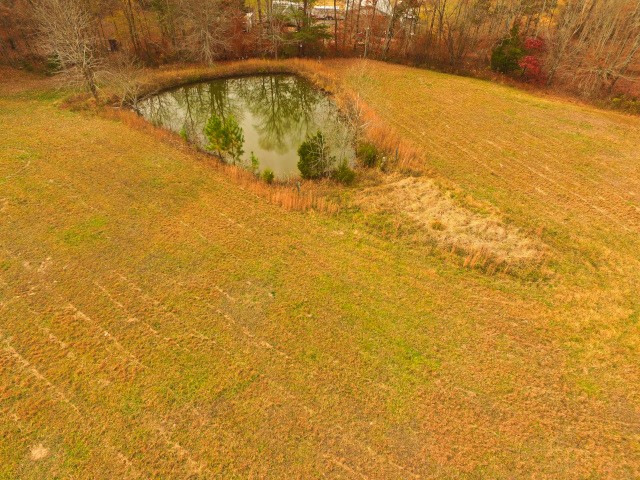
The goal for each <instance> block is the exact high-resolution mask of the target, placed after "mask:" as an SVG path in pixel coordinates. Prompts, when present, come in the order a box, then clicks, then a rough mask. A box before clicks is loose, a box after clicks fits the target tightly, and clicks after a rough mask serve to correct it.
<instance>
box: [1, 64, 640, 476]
mask: <svg viewBox="0 0 640 480" xmlns="http://www.w3.org/2000/svg"><path fill="white" fill-rule="evenodd" d="M325 66H327V67H328V68H331V69H332V70H333V71H334V72H335V73H336V75H337V76H338V77H339V78H341V79H342V81H343V82H344V83H345V84H346V85H350V86H351V87H352V88H354V89H357V90H358V91H359V92H360V93H361V94H362V96H363V98H365V100H366V101H367V103H368V104H369V105H370V106H371V107H373V108H374V109H375V110H376V111H377V113H378V114H379V115H380V117H381V118H383V119H384V120H385V121H386V122H388V124H389V125H392V126H393V127H394V128H395V129H396V130H397V131H398V132H399V133H400V134H401V135H402V136H403V138H406V139H407V140H408V141H411V142H413V144H414V145H416V146H417V147H418V148H420V149H422V150H424V152H425V154H426V156H427V160H426V164H425V165H419V166H416V168H417V169H421V168H422V169H424V170H425V171H428V172H430V174H431V175H434V176H435V177H436V178H442V179H446V180H447V181H450V182H453V183H455V184H456V185H458V186H459V188H460V189H461V190H462V191H463V192H464V193H465V194H467V195H470V196H471V197H473V198H475V199H477V200H479V201H483V202H486V203H487V204H491V205H492V206H494V207H495V208H496V209H498V210H499V211H500V212H502V214H503V215H504V216H505V218H506V219H507V221H509V222H510V223H512V224H514V225H516V226H518V227H520V228H521V229H523V231H535V230H539V229H540V228H542V240H543V241H544V242H545V244H546V245H547V246H548V247H549V260H548V261H547V264H546V266H545V269H546V273H544V274H541V275H539V276H530V275H529V276H526V277H522V276H518V275H507V274H495V275H488V274H485V273H482V272H481V271H478V270H474V269H468V268H463V267H462V266H461V262H459V261H456V259H455V258H452V256H450V255H447V254H444V253H440V252H438V251H437V250H433V248H432V247H431V246H429V245H424V244H421V243H417V242H413V241H411V240H410V239H409V238H405V237H402V236H400V237H399V238H393V237H389V236H388V235H383V234H381V233H380V232H379V231H378V230H377V229H376V228H374V227H371V226H370V223H369V222H367V221H366V217H365V216H361V215H353V214H351V213H348V212H345V213H341V214H337V215H327V214H321V213H313V212H307V213H301V212H291V211H286V210H284V209H282V208H280V207H277V206H275V205H271V204H269V203H267V202H266V201H265V200H264V199H263V198H261V197H259V196H255V195H253V194H252V193H250V192H249V191H247V190H246V189H243V188H241V187H239V186H238V185H236V184H234V182H233V181H232V180H230V179H229V178H227V177H225V176H224V175H223V173H221V172H219V171H218V170H216V169H215V168H212V166H211V165H209V164H207V162H204V161H203V160H202V159H201V157H198V156H195V155H193V154H192V153H190V151H189V150H188V149H185V148H182V147H181V146H180V144H179V143H178V142H176V143H175V144H174V143H171V142H166V141H161V140H160V139H159V138H158V137H157V136H154V135H153V134H151V133H149V132H146V131H143V130H139V129H133V128H131V127H129V126H127V125H125V124H123V123H119V122H117V121H114V120H108V119H105V118H102V117H100V116H97V115H95V114H93V113H78V112H71V111H67V110H63V109H60V108H59V107H58V106H56V102H57V100H59V98H60V97H61V95H62V94H61V93H57V92H56V91H54V90H53V87H52V86H51V84H50V83H49V82H45V81H43V80H38V79H35V78H32V77H27V76H24V75H22V74H17V73H15V72H6V71H5V72H4V73H5V75H3V80H2V81H1V83H0V132H2V133H1V134H0V477H1V478H10V479H13V478H25V479H30V478H33V479H42V478H318V477H328V478H385V479H387V478H398V479H406V478H570V479H572V478H576V479H577V478H620V479H628V478H638V477H639V476H640V397H639V395H640V354H639V353H640V341H639V340H640V293H639V292H640V236H639V235H638V234H639V233H640V212H639V208H640V153H639V151H638V147H639V146H640V119H638V118H633V117H627V116H622V115H618V114H615V113H611V112H604V111H599V110H596V109H593V108H591V107H586V106H581V105H577V104H571V103H567V102H565V101H562V100H558V99H553V98H541V97H536V96H533V95H531V94H528V93H524V92H520V91H517V90H513V89H509V88H506V87H502V86H498V85H495V84H491V83H487V82H480V81H477V80H472V79H466V78H460V77H453V76H447V75H442V74H436V73H433V72H429V71H423V70H415V69H410V68H406V67H400V66H392V65H385V64H380V63H370V64H368V65H366V66H365V68H364V69H363V68H360V66H359V65H358V64H357V63H356V62H351V61H339V62H330V63H327V64H326V65H325ZM355 188H358V187H355Z"/></svg>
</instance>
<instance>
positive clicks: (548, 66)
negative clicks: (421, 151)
mask: <svg viewBox="0 0 640 480" xmlns="http://www.w3.org/2000/svg"><path fill="white" fill-rule="evenodd" d="M639 52H640V3H638V2H635V1H633V0H606V1H605V0H567V1H558V0H345V1H341V2H338V1H336V0H318V1H313V0H299V1H285V0H252V1H250V2H245V1H244V0H1V1H0V58H1V59H2V61H3V62H4V63H13V64H16V63H23V64H25V63H28V62H31V63H33V62H34V61H36V60H37V59H46V62H47V64H48V68H49V69H61V70H63V71H66V72H72V73H73V74H74V75H73V76H75V77H76V78H79V79H82V81H83V82H84V83H86V84H87V87H88V88H89V90H91V91H92V92H93V89H94V88H95V87H94V84H95V81H96V80H95V78H94V77H96V76H99V73H100V72H103V71H106V70H111V71H113V70H114V67H113V65H115V66H116V68H115V70H118V69H120V70H121V69H122V67H123V65H124V66H130V65H132V64H134V63H135V64H140V65H159V64H164V63H171V62H184V61H189V62H202V63H206V64H212V63H213V62H216V61H219V60H229V59H237V58H246V57H255V56H257V57H273V58H278V57H291V56H303V57H304V56H306V57H318V56H346V57H350V56H361V57H368V58H376V59H383V60H390V61H398V62H405V63H411V64H415V65H424V66H429V67H433V68H439V69H444V70H447V71H457V72H466V73H476V74H477V73H479V72H482V71H483V70H487V67H491V68H492V69H493V70H494V71H497V72H501V73H505V74H509V75H511V76H513V77H515V78H517V79H519V80H523V81H528V82H535V83H540V84H543V83H546V84H547V85H554V86H557V87H559V88H563V89H567V90H571V91H573V92H575V93H579V94H581V95H583V96H587V97H596V96H603V95H609V94H612V93H613V92H615V91H623V92H624V91H626V92H633V90H634V88H636V87H634V84H635V82H636V80H637V79H638V74H639V70H640V69H639V68H638V63H639V57H640V55H639ZM107 64H109V65H111V67H110V68H109V69H107V68H106V65H107ZM94 93H95V92H94Z"/></svg>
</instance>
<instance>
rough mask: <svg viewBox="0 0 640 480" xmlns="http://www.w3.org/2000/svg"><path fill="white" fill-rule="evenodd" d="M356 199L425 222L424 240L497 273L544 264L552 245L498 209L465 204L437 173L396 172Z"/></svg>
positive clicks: (373, 208)
mask: <svg viewBox="0 0 640 480" xmlns="http://www.w3.org/2000/svg"><path fill="white" fill-rule="evenodd" d="M356 203H357V204H358V205H359V206H360V207H361V208H362V209H364V210H365V211H374V212H376V211H377V212H385V213H391V214H395V215H400V216H404V217H406V218H407V219H408V220H410V221H411V222H413V223H414V224H416V225H417V226H418V227H419V231H420V233H421V235H419V237H421V238H422V239H423V240H425V241H429V242H434V243H436V244H438V245H439V246H441V247H442V248H444V249H445V250H451V251H454V252H458V253H459V254H461V255H462V256H463V257H465V261H464V266H465V267H466V266H469V267H471V268H474V267H476V266H480V267H486V268H488V269H489V270H490V271H492V272H493V271H495V270H496V269H497V268H502V269H503V270H504V269H505V268H507V267H509V266H511V267H518V266H531V265H539V264H540V263H541V262H542V260H543V259H544V257H545V252H546V250H547V249H546V247H545V246H544V244H543V243H542V242H541V241H540V239H539V238H535V237H534V236H531V235H527V234H525V233H524V232H522V231H521V230H520V229H519V228H517V227H515V226H513V225H508V224H506V223H505V222H504V220H503V219H501V218H500V217H499V215H498V214H497V213H495V212H494V213H492V214H489V215H480V214H479V213H477V212H474V211H472V210H470V209H468V208H465V207H464V206H462V205H461V204H460V202H458V201H456V200H455V199H454V196H453V192H451V191H443V190H442V188H441V187H439V186H438V185H437V184H436V183H435V182H434V180H433V179H431V178H426V177H418V178H416V177H406V178H402V177H398V176H397V175H396V176H393V177H391V178H389V179H387V180H386V181H385V183H384V184H382V185H380V186H376V187H371V188H367V189H364V190H362V191H361V192H359V193H358V195H357V200H356Z"/></svg>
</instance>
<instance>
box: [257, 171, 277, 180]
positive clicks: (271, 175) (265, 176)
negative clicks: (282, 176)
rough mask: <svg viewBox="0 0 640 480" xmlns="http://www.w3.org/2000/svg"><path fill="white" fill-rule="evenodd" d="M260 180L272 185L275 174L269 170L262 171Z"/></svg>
mask: <svg viewBox="0 0 640 480" xmlns="http://www.w3.org/2000/svg"><path fill="white" fill-rule="evenodd" d="M261 176H262V180H264V181H265V182H267V183H273V180H274V179H275V178H276V176H275V174H274V173H273V170H271V169H270V168H265V169H264V170H263V171H262V175H261Z"/></svg>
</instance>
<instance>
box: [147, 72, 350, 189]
mask: <svg viewBox="0 0 640 480" xmlns="http://www.w3.org/2000/svg"><path fill="white" fill-rule="evenodd" d="M139 112H140V113H141V115H143V116H144V117H145V118H146V119H147V120H149V121H151V122H152V123H153V124H155V125H159V126H162V127H164V128H168V129H170V130H173V131H175V132H183V133H184V134H186V135H187V136H188V138H189V139H190V140H191V141H193V142H195V143H197V144H198V145H200V146H201V147H204V145H206V140H205V138H204V134H203V128H204V126H205V124H206V123H207V120H208V119H209V117H210V116H211V115H213V114H215V115H217V116H220V117H223V118H225V117H226V116H228V115H233V116H234V117H235V118H236V120H237V121H238V122H239V124H240V126H241V127H242V129H243V131H244V136H245V146H244V150H245V156H246V157H247V160H248V158H249V155H250V154H251V152H254V154H255V155H256V156H257V157H258V159H259V160H260V168H265V167H269V168H271V169H272V170H273V171H274V172H275V173H276V175H278V176H279V177H287V176H296V175H297V174H298V170H297V162H298V155H297V149H298V147H299V146H300V144H301V143H302V142H303V141H304V139H305V137H306V136H307V135H308V134H313V133H315V132H316V131H317V130H321V131H323V133H324V134H325V136H326V137H327V138H329V139H331V149H332V154H333V155H335V156H336V158H338V159H342V158H347V159H348V160H351V159H353V156H354V152H353V148H352V146H351V144H352V138H351V134H350V132H349V130H348V129H347V127H346V126H345V125H344V124H343V122H342V121H341V120H340V117H339V115H338V111H337V109H336V107H335V105H334V104H333V103H332V102H331V101H330V99H329V98H327V97H326V96H325V95H323V94H322V93H321V92H320V91H318V90H316V89H315V88H314V87H313V86H311V85H310V84H309V83H308V82H307V81H305V80H303V79H301V78H299V77H296V76H293V75H264V76H255V77H243V78H234V79H222V80H215V81H212V82H208V83H202V84H197V85H188V86H185V87H180V88H177V89H175V90H172V91H168V92H164V93H161V94H159V95H156V96H154V97H150V98H148V99H146V100H144V101H142V102H140V104H139Z"/></svg>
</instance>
